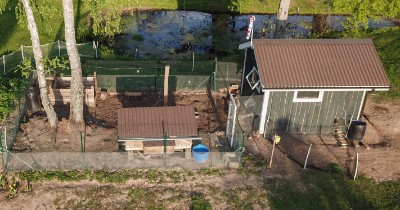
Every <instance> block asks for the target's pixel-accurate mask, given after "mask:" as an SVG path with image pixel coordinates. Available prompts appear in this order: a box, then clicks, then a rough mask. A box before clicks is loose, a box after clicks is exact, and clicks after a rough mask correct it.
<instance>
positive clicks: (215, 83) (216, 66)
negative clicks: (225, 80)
mask: <svg viewBox="0 0 400 210" xmlns="http://www.w3.org/2000/svg"><path fill="white" fill-rule="evenodd" d="M217 70H218V60H217V57H215V70H214V91H215V92H217Z"/></svg>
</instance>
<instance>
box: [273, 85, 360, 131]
mask: <svg viewBox="0 0 400 210" xmlns="http://www.w3.org/2000/svg"><path fill="white" fill-rule="evenodd" d="M362 95H363V92H362V91H325V92H324V97H323V100H322V102H293V97H294V91H273V92H271V93H270V98H269V102H268V111H267V118H268V117H269V122H268V123H267V124H266V126H267V128H266V133H271V132H289V133H300V132H301V133H320V132H321V133H330V132H333V128H334V120H335V118H345V117H346V116H353V119H355V117H357V114H358V111H359V108H360V106H361V100H362ZM346 119H347V120H348V119H349V117H347V118H346Z"/></svg>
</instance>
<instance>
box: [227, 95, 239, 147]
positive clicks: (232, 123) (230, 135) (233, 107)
mask: <svg viewBox="0 0 400 210" xmlns="http://www.w3.org/2000/svg"><path fill="white" fill-rule="evenodd" d="M236 115H237V104H236V101H235V98H234V97H233V95H232V94H229V109H228V121H227V123H226V137H227V139H228V141H229V142H230V146H231V147H232V148H233V149H237V148H236V145H235V142H236V139H235V137H236V135H235V129H237V128H236Z"/></svg>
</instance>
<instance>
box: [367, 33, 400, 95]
mask: <svg viewBox="0 0 400 210" xmlns="http://www.w3.org/2000/svg"><path fill="white" fill-rule="evenodd" d="M367 36H368V37H371V38H372V39H373V41H374V44H375V47H376V49H377V51H378V54H379V57H380V58H381V61H382V63H383V67H384V68H385V71H386V75H387V76H388V78H389V82H390V85H391V88H390V90H389V91H388V92H381V93H377V94H376V95H375V96H374V99H375V100H376V101H394V100H399V99H400V41H399V40H400V27H396V28H390V29H381V30H376V31H373V32H372V33H370V34H369V35H367Z"/></svg>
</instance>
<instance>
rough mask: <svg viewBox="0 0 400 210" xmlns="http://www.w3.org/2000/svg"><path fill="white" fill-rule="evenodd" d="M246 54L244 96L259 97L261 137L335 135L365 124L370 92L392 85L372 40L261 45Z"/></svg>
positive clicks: (283, 41)
mask: <svg viewBox="0 0 400 210" xmlns="http://www.w3.org/2000/svg"><path fill="white" fill-rule="evenodd" d="M239 49H244V50H245V61H244V67H243V69H244V70H243V75H242V85H241V94H242V95H252V94H255V95H259V96H260V97H261V98H262V99H261V100H259V101H258V103H259V106H258V107H260V108H259V109H258V110H256V112H257V113H255V116H256V115H257V116H260V122H259V127H258V129H259V133H260V134H264V136H265V135H267V134H271V133H273V132H277V133H329V132H331V131H332V129H333V126H334V121H335V119H340V118H341V119H345V121H347V122H349V121H352V120H358V119H359V118H360V115H361V112H362V108H363V105H364V99H365V96H366V92H368V91H387V90H389V87H390V85H389V82H388V79H387V77H386V74H385V71H384V69H383V65H382V63H381V61H380V59H379V56H378V54H377V52H376V49H375V47H374V44H373V42H372V40H370V39H318V40H317V39H307V40H304V39H273V40H271V39H256V40H252V41H250V42H247V43H244V44H241V45H240V46H239Z"/></svg>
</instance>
